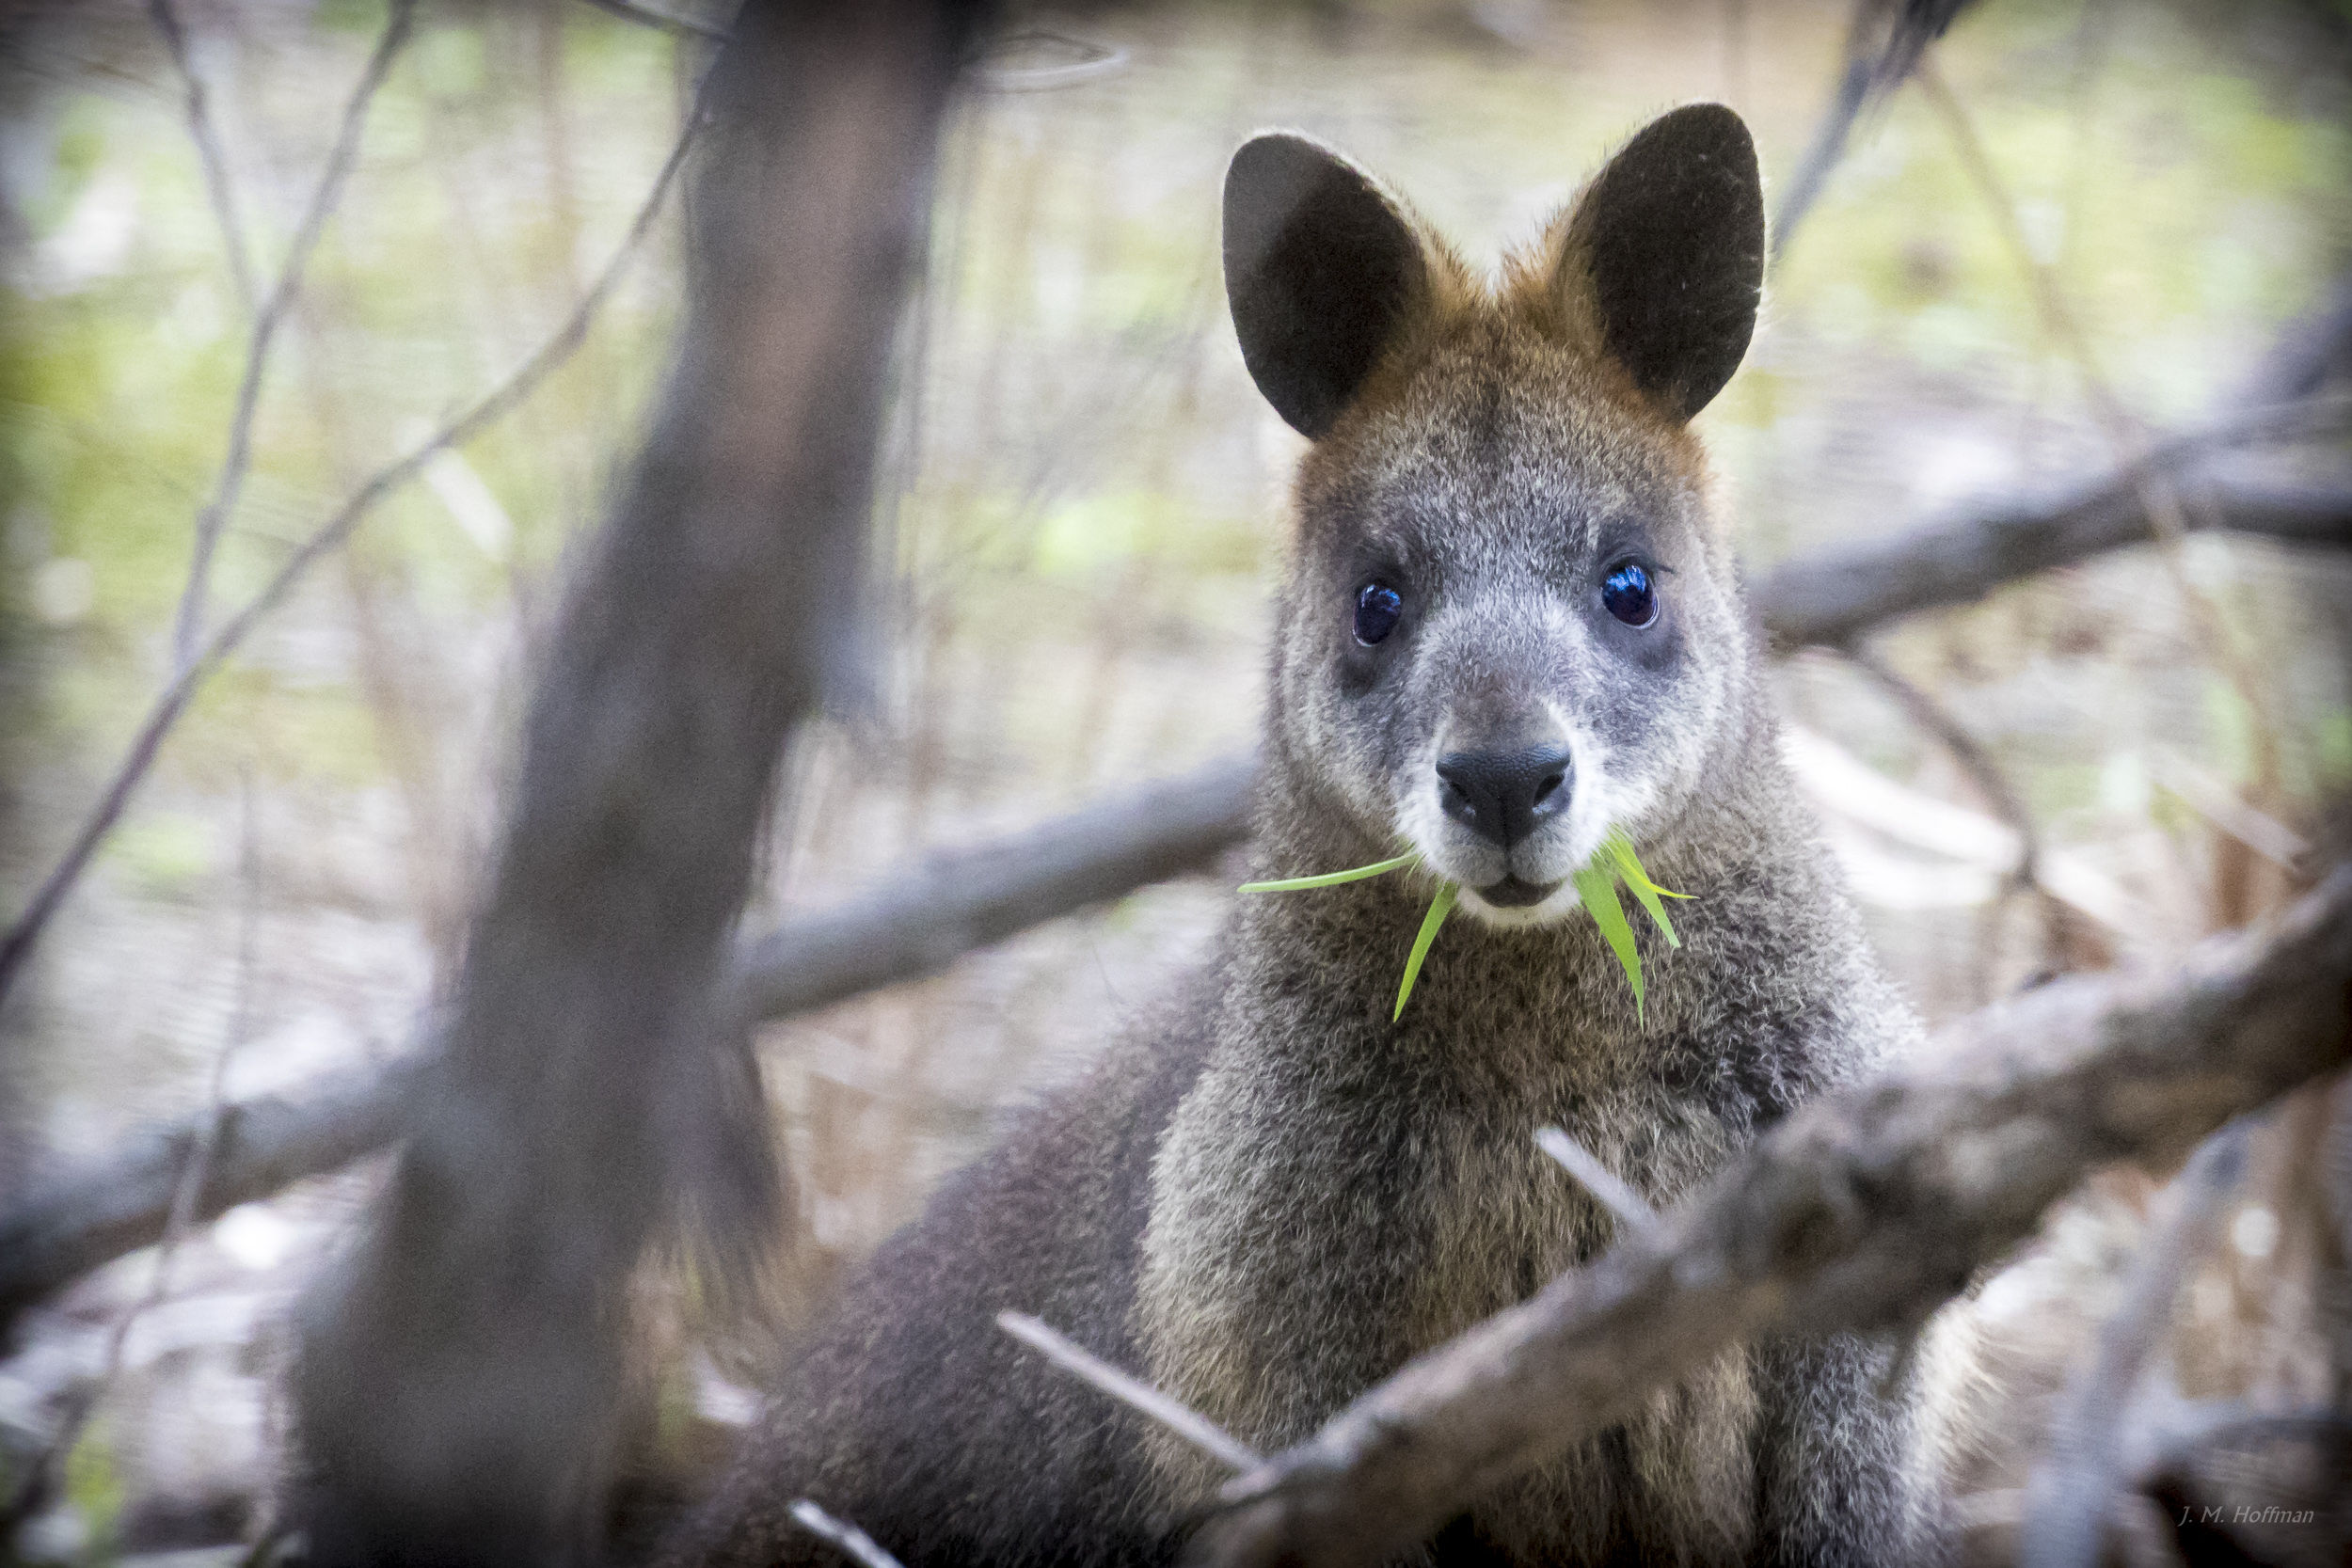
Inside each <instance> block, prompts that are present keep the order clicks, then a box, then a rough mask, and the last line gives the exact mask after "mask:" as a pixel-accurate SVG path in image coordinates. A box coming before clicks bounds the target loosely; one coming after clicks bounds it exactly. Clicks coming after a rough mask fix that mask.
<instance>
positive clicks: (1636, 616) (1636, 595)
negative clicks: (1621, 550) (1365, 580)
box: [1359, 561, 1658, 626]
mask: <svg viewBox="0 0 2352 1568" xmlns="http://www.w3.org/2000/svg"><path fill="white" fill-rule="evenodd" d="M1600 602H1601V605H1602V607H1603V608H1604V609H1606V610H1608V611H1609V613H1610V614H1612V615H1614V616H1615V617H1616V618H1617V619H1618V620H1620V621H1623V622H1624V623H1625V624H1626V625H1627V626H1648V625H1649V624H1650V623H1651V622H1652V621H1655V620H1657V619H1658V591H1657V590H1656V589H1655V588H1652V587H1651V586H1650V580H1649V573H1647V572H1646V571H1645V570H1643V568H1642V564H1641V562H1636V561H1620V562H1617V563H1616V564H1615V565H1614V566H1612V567H1610V568H1609V575H1608V576H1607V577H1605V578H1601V579H1600ZM1359 613H1360V612H1359Z"/></svg>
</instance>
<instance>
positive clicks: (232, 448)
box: [171, 0, 417, 672]
mask: <svg viewBox="0 0 2352 1568" xmlns="http://www.w3.org/2000/svg"><path fill="white" fill-rule="evenodd" d="M416 14H417V0H390V11H389V14H388V15H387V16H386V17H385V19H384V32H383V35H382V36H381V37H379V38H378V39H377V40H375V51H374V53H373V54H372V55H369V56H368V64H367V69H366V70H365V71H361V72H360V73H359V85H358V87H354V88H353V89H352V93H351V100H350V102H349V103H345V104H344V105H343V120H342V129H341V130H340V131H339V132H337V134H336V136H335V145H334V147H333V148H332V149H330V150H328V152H327V154H326V167H325V168H324V169H322V170H321V171H320V173H319V182H318V184H317V185H316V186H315V187H314V188H313V189H312V190H311V192H310V204H309V206H307V207H306V208H305V209H304V210H303V214H302V222H301V224H300V226H299V227H297V228H296V229H295V230H294V243H293V244H291V245H288V246H287V247H286V260H285V261H284V263H283V264H282V265H280V266H279V268H278V281H277V282H276V283H275V284H274V285H272V286H271V288H270V292H269V298H268V299H267V300H266V301H264V302H263V304H262V309H261V313H260V314H259V315H257V316H256V317H254V320H253V334H252V338H251V340H250V341H248V342H247V343H246V351H245V373H244V375H243V376H242V377H241V378H240V379H239V381H238V383H237V405H236V411H235V412H234V413H232V414H231V415H230V420H229V451H228V454H227V455H226V456H224V457H223V458H222V459H221V463H220V475H219V477H218V479H216V480H215V482H214V484H213V496H212V499H210V500H208V501H206V502H205V503H204V510H203V511H202V512H200V513H199V514H198V515H197V519H196V547H195V550H194V553H193V554H192V555H191V556H190V557H189V560H188V581H187V586H186V587H185V588H184V589H183V590H182V592H181V594H180V609H179V612H178V614H177V616H176V617H175V620H174V624H173V626H172V633H171V651H172V667H173V669H174V670H175V671H182V672H184V671H186V670H187V669H188V668H189V667H190V666H191V665H192V664H193V663H194V661H195V659H196V657H197V641H198V639H199V638H200V637H201V636H202V635H203V631H204V610H205V601H206V599H207V598H208V597H209V596H210V594H211V584H212V576H213V556H214V553H215V550H216V549H217V548H218V546H219V544H220V534H221V530H222V528H223V527H224V526H225V525H226V524H227V522H228V520H229V514H230V512H231V511H233V510H235V508H236V504H237V497H238V495H239V493H240V492H242V491H243V490H244V488H245V476H246V471H247V470H248V469H249V468H250V467H252V465H253V417H254V414H255V412H256V411H257V410H258V409H259V408H260V406H261V402H262V381H263V380H264V379H265V378H266V377H267V375H268V372H269V361H270V343H271V341H272V340H273V339H275V338H276V337H277V336H278V323H280V322H281V321H283V320H284V319H285V315H286V309H287V307H289V306H290V305H292V304H293V303H294V295H295V294H297V293H300V292H301V289H302V273H303V269H304V268H305V267H307V266H308V265H309V264H310V252H311V251H312V250H314V249H315V248H317V245H318V241H319V236H320V234H322V233H323V232H325V231H326V220H327V218H328V217H329V216H331V215H332V214H333V213H334V211H335V204H336V202H337V201H339V200H340V199H342V191H343V182H344V181H345V179H346V178H347V177H348V176H349V175H350V173H351V166H352V164H353V162H354V161H355V160H356V159H357V158H358V153H359V133H360V131H361V130H362V129H363V128H364V127H365V126H366V124H367V119H368V106H369V104H371V103H373V102H374V100H375V93H376V89H377V88H378V87H382V86H383V85H384V78H385V77H386V76H387V75H389V73H390V71H391V69H392V61H393V59H394V58H395V57H396V56H397V55H399V54H400V51H401V46H402V45H404V44H405V43H406V42H407V41H408V34H409V31H410V26H411V24H413V23H414V22H415V20H416Z"/></svg>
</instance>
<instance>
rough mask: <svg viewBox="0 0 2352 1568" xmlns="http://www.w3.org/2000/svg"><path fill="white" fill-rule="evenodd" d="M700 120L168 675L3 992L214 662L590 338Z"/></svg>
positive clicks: (1, 961)
mask: <svg viewBox="0 0 2352 1568" xmlns="http://www.w3.org/2000/svg"><path fill="white" fill-rule="evenodd" d="M702 119H703V114H702V109H701V106H700V101H699V100H698V101H697V106H696V108H695V110H694V112H693V114H692V115H691V117H690V118H689V119H688V121H687V125H686V128H685V129H684V130H683V131H682V132H681V133H680V134H679V135H678V139H677V142H676V144H675V146H673V147H672V148H671V150H670V156H669V158H668V159H667V161H665V162H664V163H663V164H662V166H661V172H660V174H659V175H658V176H656V177H655V180H654V183H653V188H652V190H650V191H649V192H647V193H646V196H645V199H644V204H643V205H642V206H640V207H639V208H638V210H637V216H636V218H635V219H634V220H633V221H632V222H631V223H630V224H629V227H628V233H627V234H626V235H625V236H623V238H622V240H621V244H620V246H619V248H618V249H616V250H615V251H614V252H613V254H612V260H610V261H607V262H606V263H605V268H604V271H603V272H602V273H601V274H600V275H599V276H598V277H597V278H596V283H595V284H594V286H592V287H591V288H590V289H589V291H588V292H587V293H585V294H583V295H581V296H580V303H579V304H578V305H576V306H575V307H573V309H572V313H571V314H570V315H569V316H568V317H566V318H565V319H564V324H563V325H561V326H559V327H557V328H556V330H555V331H554V333H553V334H552V335H551V336H549V337H548V340H547V341H545V342H544V343H542V344H540V345H539V347H538V348H537V349H536V350H535V351H534V352H533V353H532V356H530V357H529V358H528V359H526V360H524V361H523V363H522V364H521V365H520V366H519V367H517V368H516V371H515V372H514V373H513V374H511V375H509V376H508V377H507V378H506V380H504V381H503V382H501V383H500V384H499V386H498V387H496V388H493V389H492V390H491V391H489V392H488V393H486V394H485V396H484V397H483V398H482V399H481V400H480V401H478V402H477V403H475V404H473V406H471V407H470V408H468V409H467V410H466V411H465V412H464V413H462V414H459V415H458V416H457V417H456V418H455V419H453V420H450V421H449V422H448V423H446V424H444V425H442V426H441V427H440V428H439V429H438V430H436V431H435V432H434V433H433V434H432V435H430V436H427V437H425V439H424V440H423V441H422V442H421V443H420V444H418V445H417V446H415V447H413V448H411V449H410V450H409V451H407V452H405V453H404V454H403V455H401V456H400V457H397V458H395V459H393V460H392V461H391V462H389V463H388V464H386V465H385V466H384V467H381V468H378V469H377V470H376V471H375V472H374V474H373V475H372V476H371V477H370V478H369V479H368V480H367V481H366V482H365V483H362V484H361V485H360V486H359V487H358V489H357V490H355V491H353V492H352V494H351V495H350V496H349V497H348V498H347V499H345V500H344V501H343V504H342V506H341V507H339V508H337V509H336V511H335V513H334V515H331V516H330V517H328V518H327V519H326V522H324V523H322V524H320V525H319V527H318V528H317V529H316V530H315V531H312V532H311V534H310V537H309V538H307V539H305V540H304V541H303V542H302V544H301V546H299V547H298V548H296V549H295V551H294V554H293V555H292V556H290V557H289V558H288V559H287V560H286V562H285V563H284V564H283V565H281V566H280V567H278V573H277V575H276V576H275V577H273V578H270V580H269V582H268V583H267V584H266V585H265V586H264V587H263V588H262V591H261V592H260V593H258V594H255V595H254V596H253V598H252V599H251V601H250V602H248V603H247V604H246V607H245V608H244V609H243V610H239V611H238V612H237V613H236V614H235V615H233V616H231V617H230V619H229V620H227V621H226V622H223V623H222V625H221V626H220V628H219V629H218V630H217V631H215V632H214V633H213V635H212V637H211V639H210V640H209V641H206V642H205V644H204V646H203V648H202V649H201V650H200V651H199V653H198V655H197V657H195V659H194V660H193V661H192V662H190V663H189V664H187V665H186V666H185V667H184V668H183V669H182V670H180V671H179V673H177V674H175V675H174V676H173V677H172V680H171V684H170V685H168V686H167V687H166V688H165V689H164V690H163V693H162V695H160V696H158V697H157V698H156V699H155V702H154V705H153V706H151V707H150V708H149V709H148V713H147V718H146V719H145V721H142V722H141V723H140V725H139V728H138V731H137V734H136V735H135V736H134V737H133V738H132V741H131V744H130V746H129V748H128V749H127V750H126V751H125V752H124V753H123V757H122V760H121V762H120V763H119V764H118V765H117V766H116V768H115V771H114V774H113V776H112V777H111V778H110V779H109V780H108V781H107V784H106V788H105V790H104V792H103V794H102V795H101V796H100V797H99V801H98V804H97V806H96V808H95V809H93V810H92V811H91V813H90V815H89V817H88V819H87V821H85V822H84V823H83V824H82V829H81V831H80V832H78V833H76V834H75V835H74V838H73V842H72V845H70V846H69V847H67V849H66V852H65V854H64V856H63V857H62V858H60V859H59V861H58V862H57V864H56V867H55V868H54V869H52V870H51V872H50V873H49V875H48V877H47V878H46V879H43V880H42V882H41V885H40V890H39V891H38V892H36V893H35V894H34V895H33V897H32V899H31V901H30V902H29V903H27V904H26V905H25V908H24V913H23V914H21V915H19V916H18V917H17V919H16V922H15V924H14V925H12V926H11V927H9V928H8V936H7V937H6V939H5V940H0V997H5V996H7V995H8V988H9V987H10V986H11V985H12V984H13V983H14V982H15V980H16V976H17V974H18V972H19V971H20V970H21V969H22V968H23V967H24V959H25V958H26V957H27V956H28V955H29V954H30V952H31V951H32V947H33V944H34V942H37V941H38V940H39V939H40V933H41V931H42V929H43V928H44V927H46V926H47V925H48V923H49V920H50V918H51V916H53V915H54V914H56V911H57V906H58V905H59V904H61V903H62V902H64V900H65V896H66V895H67V894H68V893H70V892H71V891H72V887H73V884H74V882H75V881H76V880H77V879H79V878H80V877H81V875H82V872H83V871H84V870H85V869H86V868H87V866H88V864H89V861H90V857H91V856H92V855H93V854H95V853H96V852H97V849H98V846H99V845H100V843H102V842H103V840H104V838H105V836H106V834H107V832H109V831H110V830H112V828H113V827H114V825H115V823H116V822H117V821H118V820H119V818H120V817H121V816H122V813H123V809H124V808H125V807H126V806H127V805H129V803H130V800H131V796H132V793H133V792H134V791H135V789H136V788H137V787H138V784H139V782H140V781H141V780H142V779H144V778H145V777H146V776H147V772H148V769H149V768H151V767H152V766H153V765H154V761H155V756H156V753H157V752H158V751H160V750H161V748H162V746H163V743H164V739H165V737H166V736H167V735H169V734H170V733H171V729H172V727H173V725H175V724H177V723H178V722H179V720H180V716H181V714H182V713H183V712H184V711H185V710H186V708H187V705H188V704H189V702H190V701H191V700H192V699H193V698H194V697H195V695H196V693H197V690H198V689H199V688H200V687H201V686H202V685H203V684H204V682H205V680H206V679H207V678H208V677H209V676H210V675H211V674H212V673H213V672H214V671H215V669H217V668H218V667H219V665H220V663H221V661H222V660H223V659H225V658H227V657H228V656H229V655H230V653H232V652H234V651H235V650H236V649H237V648H238V647H239V646H240V645H241V644H242V643H243V642H244V641H245V640H246V637H248V636H249V635H251V633H252V631H253V628H254V627H255V626H258V625H259V624H260V623H261V621H262V618H263V617H264V616H266V615H267V614H268V613H269V612H270V611H271V610H275V609H276V608H277V607H278V604H279V603H280V602H282V601H283V600H284V599H285V597H286V595H287V594H290V593H292V592H293V591H294V586H295V584H297V583H299V582H300V581H301V580H302V578H303V577H304V576H305V575H306V574H307V573H308V572H309V571H310V568H311V567H312V566H315V565H316V564H318V562H320V561H321V560H322V559H324V558H325V557H326V556H327V555H329V554H331V553H332V552H333V551H334V550H336V549H337V548H338V547H340V546H342V543H343V541H344V540H345V539H347V538H349V537H350V535H351V531H352V530H354V529H355V528H357V527H358V526H359V524H360V522H361V521H362V520H364V519H365V518H366V517H367V515H369V514H370V513H371V512H373V511H374V510H375V508H376V507H377V506H379V505H381V504H382V503H383V501H384V499H385V498H386V497H388V496H389V495H391V494H392V493H393V492H394V491H396V490H398V489H399V488H400V487H401V486H402V485H404V484H405V483H408V482H409V481H410V480H412V479H414V478H416V477H417V475H419V474H420V473H421V472H423V470H424V467H425V465H426V464H427V463H429V462H430V461H431V460H432V458H433V455H434V454H435V453H436V452H438V451H442V450H444V449H445V448H450V447H462V446H464V445H465V444H466V443H467V442H469V441H470V440H472V439H473V438H474V437H475V436H479V435H481V434H482V433H483V432H484V431H485V430H486V429H488V428H489V427H490V426H491V425H493V424H496V423H497V422H498V421H499V420H501V419H503V418H504V417H505V416H506V415H507V414H509V413H511V412H512V411H513V410H514V409H515V408H516V405H518V404H521V403H522V402H523V401H524V400H525V399H526V398H528V397H530V396H531V395H532V392H534V391H536V390H537V389H538V387H539V384H540V382H542V381H543V380H545V379H546V378H547V376H548V373H549V372H552V371H554V370H555V368H556V367H557V366H559V365H561V364H562V363H563V362H564V360H565V359H567V358H569V357H570V356H571V355H572V353H573V351H574V350H576V349H577V348H579V347H580V342H581V341H582V340H584V339H585V338H586V336H587V333H588V327H589V324H590V323H591V322H592V321H594V320H595V318H596V312H597V311H598V310H599V309H601V308H602V307H603V305H604V302H605V300H606V298H607V297H608V296H609V295H610V294H611V293H612V290H613V287H614V285H615V284H617V283H618V282H619V281H620V277H621V274H622V272H623V270H624V269H625V268H626V266H627V265H628V261H629V260H630V259H631V258H632V257H633V256H634V255H635V254H636V252H637V249H638V247H639V245H640V244H641V242H642V241H643V240H644V237H645V234H646V232H647V231H648V230H650V229H651V228H652V227H653V220H654V217H655V216H656V214H658V213H659V212H660V207H661V202H662V198H663V197H664V196H665V195H667V194H668V192H669V189H670V187H671V185H673V184H674V183H675V182H676V178H677V171H678V169H679V167H680V166H682V165H683V164H684V163H685V161H686V154H687V150H688V149H689V148H690V147H691V145H692V143H693V140H694V134H695V131H696V128H697V127H698V126H699V125H700V124H701V122H702Z"/></svg>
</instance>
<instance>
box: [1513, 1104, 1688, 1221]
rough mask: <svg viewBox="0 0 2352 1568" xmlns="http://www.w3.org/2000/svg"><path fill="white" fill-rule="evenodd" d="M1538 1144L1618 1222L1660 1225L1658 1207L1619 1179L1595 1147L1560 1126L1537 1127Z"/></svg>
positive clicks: (1536, 1140)
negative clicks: (1587, 1146)
mask: <svg viewBox="0 0 2352 1568" xmlns="http://www.w3.org/2000/svg"><path fill="white" fill-rule="evenodd" d="M1535 1147H1536V1148H1540V1149H1542V1150H1543V1151H1544V1152H1545V1153H1546V1154H1549V1155H1550V1156H1551V1157H1552V1158H1553V1159H1554V1160H1557V1161H1559V1162H1560V1166H1561V1168H1562V1169H1563V1170H1565V1171H1566V1172H1567V1173H1568V1174H1569V1175H1570V1176H1573V1177H1575V1178H1576V1180H1577V1181H1578V1182H1579V1183H1580V1184H1581V1186H1582V1187H1583V1188H1584V1190H1585V1191H1586V1192H1588V1193H1590V1194H1592V1195H1593V1196H1594V1197H1595V1198H1597V1200H1599V1203H1600V1206H1601V1207H1602V1208H1604V1209H1606V1210H1608V1211H1609V1212H1611V1213H1612V1214H1614V1215H1615V1216H1616V1217H1617V1223H1618V1224H1620V1225H1622V1226H1624V1227H1626V1229H1627V1230H1629V1231H1650V1230H1655V1229H1657V1228H1658V1211H1657V1210H1655V1209H1653V1208H1651V1207H1650V1206H1649V1204H1648V1203H1647V1202H1645V1200H1644V1199H1643V1197H1642V1195H1641V1194H1639V1193H1637V1192H1635V1191H1634V1190H1633V1189H1632V1188H1630V1187H1629V1186H1627V1185H1626V1184H1625V1183H1624V1182H1623V1181H1620V1180H1617V1173H1616V1172H1614V1171H1613V1170H1611V1169H1610V1168H1609V1167H1608V1166H1607V1165H1604V1164H1601V1163H1600V1160H1599V1158H1598V1157H1597V1156H1596V1155H1595V1154H1594V1153H1593V1151H1592V1150H1591V1149H1589V1148H1585V1147H1584V1146H1583V1145H1582V1144H1581V1143H1578V1142H1577V1141H1576V1140H1575V1139H1574V1138H1571V1137H1569V1136H1568V1135H1567V1133H1565V1132H1562V1131H1561V1130H1560V1129H1559V1128H1557V1127H1538V1128H1537V1129H1535Z"/></svg>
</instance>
